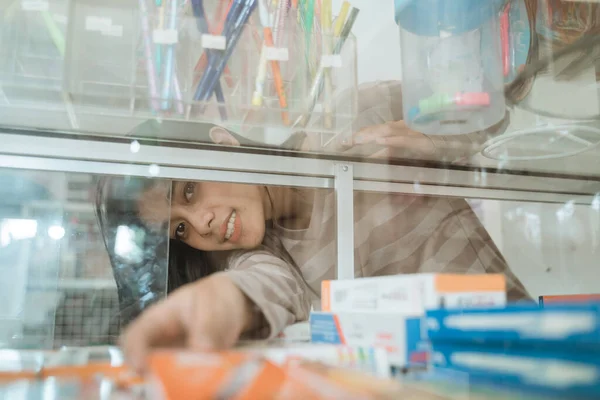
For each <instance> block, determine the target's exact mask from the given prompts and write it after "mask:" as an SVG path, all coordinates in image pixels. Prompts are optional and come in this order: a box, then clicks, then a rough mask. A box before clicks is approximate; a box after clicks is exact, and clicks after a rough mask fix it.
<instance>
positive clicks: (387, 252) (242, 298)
mask: <svg viewBox="0 0 600 400" xmlns="http://www.w3.org/2000/svg"><path fill="white" fill-rule="evenodd" d="M392 89H394V90H397V89H398V85H395V86H394V85H389V84H385V83H383V84H382V83H379V84H377V85H375V86H372V87H370V88H367V89H366V90H365V91H363V92H362V93H363V94H364V95H365V96H361V99H362V100H363V101H364V100H369V101H371V103H370V104H364V105H363V106H362V107H360V109H361V110H362V112H361V114H360V115H359V118H358V120H357V126H356V128H357V129H356V135H355V138H360V137H363V139H365V140H363V142H364V141H366V142H369V141H373V140H374V141H378V140H379V139H381V138H385V139H386V141H387V139H389V138H398V139H402V140H399V145H400V146H411V145H412V144H413V142H417V143H419V144H420V143H422V142H424V143H426V144H427V150H428V154H433V153H435V152H437V151H438V150H439V148H438V147H437V146H436V142H435V141H429V140H418V139H424V136H423V135H422V134H418V133H416V132H411V131H409V130H408V128H407V127H406V125H405V124H404V123H403V122H402V121H400V120H399V119H401V116H402V114H401V104H398V102H394V101H389V100H390V98H392V97H393V96H391V94H392ZM398 106H400V107H398ZM395 116H398V117H399V118H395ZM495 129H497V128H495ZM210 131H211V132H212V133H213V135H211V139H214V137H215V135H214V133H216V132H218V138H219V140H221V141H222V142H221V143H229V144H236V143H240V144H242V143H241V141H243V139H242V138H239V137H237V136H235V135H233V134H231V133H229V132H227V131H226V130H225V129H223V128H216V127H215V128H211V129H210ZM479 135H480V136H484V137H485V133H480V134H479ZM471 138H472V139H473V140H474V141H478V140H481V138H480V137H478V136H477V135H475V136H473V135H472V136H471V137H470V138H469V141H470V140H471ZM431 146H433V148H431ZM421 150H422V149H420V148H419V151H421ZM463 151H466V150H465V149H460V152H463ZM458 155H459V153H457V152H454V153H452V158H453V159H454V158H456V156H458ZM122 190H126V189H122ZM129 195H130V197H131V196H133V197H132V202H131V204H130V207H131V208H130V211H131V212H133V213H134V214H135V218H137V220H139V223H140V224H142V225H144V226H146V227H156V226H163V227H165V229H166V227H167V226H168V232H169V233H168V236H169V238H170V245H171V248H170V251H169V290H173V289H175V288H176V287H179V286H183V287H181V289H180V290H176V291H175V292H174V293H173V295H172V296H170V298H168V299H167V300H165V301H164V302H162V303H160V304H158V305H156V306H154V307H151V308H150V309H149V310H148V311H147V312H145V313H144V314H143V315H142V316H141V317H140V318H139V319H138V320H136V321H134V323H133V324H132V325H131V326H130V328H129V330H128V333H127V334H126V341H125V347H126V348H125V350H126V351H127V352H128V354H129V355H130V357H133V359H134V363H139V362H141V360H143V356H144V354H145V352H146V351H147V349H149V348H150V347H152V346H160V345H168V344H181V343H186V344H187V345H189V346H191V347H194V348H198V349H212V348H218V347H228V346H232V345H233V344H234V343H235V342H236V341H237V340H238V339H239V338H240V336H242V335H244V336H245V335H249V336H252V337H258V338H268V337H275V336H276V335H277V334H279V332H281V331H282V330H283V329H284V328H285V327H286V326H287V325H290V324H292V323H294V322H297V321H302V320H306V319H307V318H308V315H309V312H310V308H311V305H313V306H318V304H319V301H318V300H319V292H320V283H321V281H322V280H324V279H334V278H335V271H336V261H337V254H336V252H337V246H336V235H335V233H336V231H335V226H336V224H335V218H336V215H335V193H333V191H331V190H325V189H295V188H289V187H265V186H249V185H243V184H234V183H217V182H195V181H175V182H172V183H171V182H165V181H159V182H158V183H156V182H154V183H153V184H151V185H149V186H144V187H141V188H139V190H137V192H135V193H134V192H131V193H129ZM99 204H102V201H100V203H99ZM354 207H355V210H354V217H355V219H354V233H355V238H354V244H355V247H354V249H347V251H354V255H355V257H354V259H355V265H354V271H355V276H356V277H363V276H378V275H392V274H412V273H419V272H421V273H425V272H444V273H458V274H470V273H502V274H504V275H505V277H506V281H507V287H506V289H507V296H508V298H509V300H520V299H527V298H528V294H527V292H526V290H525V289H524V288H523V286H522V285H521V283H520V282H519V280H518V279H517V278H516V277H515V275H514V274H513V273H512V272H511V270H510V269H509V268H508V266H507V265H506V262H505V260H504V258H503V257H502V255H501V254H500V252H499V251H498V249H497V248H496V246H495V245H494V243H493V241H492V240H491V238H490V237H489V235H488V234H487V232H486V231H485V229H484V228H483V226H482V225H481V223H480V221H479V219H478V218H477V216H476V215H475V214H474V212H473V210H472V209H471V208H470V207H469V205H468V204H467V202H466V201H465V200H464V199H456V198H438V197H427V196H416V195H406V194H396V193H370V192H369V193H367V192H364V193H363V192H355V195H354ZM106 208H107V210H108V207H106ZM113 212H114V210H113ZM165 236H167V235H165ZM165 240H166V238H165ZM109 249H110V247H109ZM207 275H210V276H208V277H206V278H204V279H199V280H198V282H195V280H197V279H198V278H200V277H202V276H207ZM132 276H136V274H132ZM117 280H118V279H117ZM186 283H189V284H186ZM134 284H137V282H134Z"/></svg>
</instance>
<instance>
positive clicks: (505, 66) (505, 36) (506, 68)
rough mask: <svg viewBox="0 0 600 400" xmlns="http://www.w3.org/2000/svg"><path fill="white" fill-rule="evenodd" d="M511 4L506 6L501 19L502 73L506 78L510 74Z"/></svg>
mask: <svg viewBox="0 0 600 400" xmlns="http://www.w3.org/2000/svg"><path fill="white" fill-rule="evenodd" d="M509 15H510V3H508V4H506V6H505V8H504V11H502V16H501V17H500V36H501V37H500V44H501V46H502V72H503V74H504V77H507V76H508V74H509V73H510V52H509V46H510V35H509V27H510V20H509Z"/></svg>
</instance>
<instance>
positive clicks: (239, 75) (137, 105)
mask: <svg viewBox="0 0 600 400" xmlns="http://www.w3.org/2000/svg"><path fill="white" fill-rule="evenodd" d="M22 3H23V4H28V5H30V3H35V4H34V6H35V7H37V8H38V9H39V10H29V9H27V10H25V9H23V8H22V7H21V6H20V5H21V3H19V2H17V3H15V4H17V5H16V6H13V7H8V8H0V11H1V14H0V17H1V21H0V23H1V24H2V25H0V41H1V42H0V55H1V56H2V57H1V59H0V101H2V100H3V99H5V101H2V103H3V104H4V103H6V104H8V105H9V106H15V107H14V109H16V110H17V111H18V112H19V113H21V112H25V111H27V110H31V109H34V110H36V112H37V111H39V114H44V113H47V112H48V111H49V110H53V111H56V110H58V111H62V110H66V111H67V112H68V119H67V120H68V122H69V125H68V126H64V124H63V123H62V122H63V120H64V118H61V119H60V120H59V118H56V116H49V117H48V118H45V119H42V117H39V116H38V117H36V123H37V124H39V125H43V126H39V127H40V128H47V127H50V128H53V129H64V128H67V129H76V130H83V129H85V127H86V120H89V119H90V117H94V118H98V117H101V118H106V117H109V118H115V119H116V117H121V118H127V119H132V120H133V119H135V120H136V121H140V120H141V121H143V120H148V119H156V118H160V119H162V120H177V121H189V122H209V123H215V124H219V125H221V126H224V127H225V128H228V129H230V130H232V131H234V132H237V133H241V134H243V135H246V136H247V137H248V138H250V139H253V140H255V141H256V142H259V143H260V142H261V141H263V140H264V139H265V137H266V135H267V133H266V131H269V134H270V135H271V138H270V140H269V142H270V144H274V143H277V142H280V143H281V142H284V141H285V140H286V139H287V138H289V137H290V136H291V135H293V134H294V133H295V132H298V131H303V132H312V133H319V134H323V137H324V138H325V140H329V139H330V138H331V136H335V135H337V134H339V133H341V132H346V133H350V131H351V125H352V121H353V120H354V118H355V117H356V112H357V106H356V104H357V70H356V46H355V39H354V37H353V36H352V35H351V34H349V35H348V36H347V37H345V39H344V40H341V37H340V35H339V33H338V35H337V36H336V35H335V34H334V33H332V32H331V33H324V32H322V31H318V32H317V31H315V32H312V33H311V34H308V35H307V34H305V32H304V31H303V28H302V27H301V26H300V25H299V22H298V21H297V18H296V14H292V13H290V14H289V16H288V17H287V18H286V19H285V21H284V23H283V24H280V25H278V26H277V27H275V26H273V27H272V28H271V32H270V35H271V36H272V39H273V40H272V41H270V42H269V43H267V39H268V37H267V35H268V34H266V33H265V30H264V28H263V26H262V24H261V23H260V18H259V15H258V14H259V13H258V9H254V10H253V11H252V12H251V13H250V16H249V18H248V19H247V20H246V21H245V24H241V23H240V24H230V25H231V26H232V27H234V26H235V29H234V28H232V30H231V31H230V32H229V33H227V32H225V28H224V27H225V26H226V24H225V17H226V15H228V13H227V9H226V7H223V5H226V4H227V3H226V2H224V1H217V0H207V1H204V2H202V3H203V4H204V7H205V16H206V22H207V24H204V26H203V25H202V24H203V22H202V20H201V18H199V17H198V16H197V10H195V9H194V7H195V6H196V5H197V4H198V3H193V4H192V3H190V2H181V1H177V0H173V1H170V0H169V1H166V0H165V1H162V2H159V3H160V4H162V5H161V6H158V5H157V2H154V1H150V0H107V1H104V2H97V1H92V0H76V1H72V2H66V1H65V0H35V1H28V2H22ZM38 3H39V4H38ZM0 7H2V6H0ZM219 8H221V9H219ZM48 15H49V16H50V17H51V18H53V21H54V25H56V26H58V28H60V29H59V30H58V31H57V30H56V29H49V28H47V27H46V22H48V21H47V17H48ZM235 18H237V17H235ZM206 25H207V26H206ZM233 31H235V32H236V33H235V34H234V33H232V32H233ZM57 32H58V33H60V35H58V36H57V35H53V34H56V33H57ZM238 33H239V34H238ZM236 35H237V36H236ZM234 37H235V38H234ZM57 38H59V39H60V40H59V41H60V42H61V43H62V45H61V46H59V47H60V49H59V47H57V43H56V39H57ZM342 42H343V45H342ZM324 43H329V48H328V49H327V48H325V47H324V45H323V44H324ZM225 54H227V56H225ZM210 59H215V60H217V61H216V62H215V63H211V62H210ZM222 60H225V61H224V65H225V68H220V67H221V66H219V64H220V63H221V62H222ZM211 69H212V70H213V71H214V70H219V71H220V72H219V73H216V75H210V76H209V77H208V78H204V75H205V74H208V72H207V71H209V72H210V71H211ZM211 73H212V72H211ZM201 82H203V83H202V85H205V86H206V85H207V82H208V83H211V82H216V85H215V86H214V88H212V89H206V88H201V87H200V86H201ZM208 85H209V86H210V85H211V84H208ZM258 85H261V87H262V91H261V96H260V101H256V99H255V97H256V95H255V92H256V91H257V86H258ZM217 87H220V90H221V92H222V96H221V95H220V94H219V93H218V92H217ZM30 88H34V89H35V90H36V91H35V92H32V91H31V90H30ZM41 90H46V91H47V92H49V93H50V95H41V94H40V91H41ZM3 94H4V96H3ZM20 100H23V101H24V102H23V101H20ZM13 114H14V115H9V116H7V118H8V119H7V120H6V123H7V124H10V125H17V126H18V125H19V120H29V119H30V118H28V117H27V116H26V115H27V114H26V113H23V114H22V115H20V116H17V115H16V114H15V113H13ZM0 116H1V117H2V118H4V115H1V110H0ZM46 120H48V121H49V122H48V123H46V122H45V121H46ZM12 121H16V122H15V123H13V122H12ZM102 130H104V128H102Z"/></svg>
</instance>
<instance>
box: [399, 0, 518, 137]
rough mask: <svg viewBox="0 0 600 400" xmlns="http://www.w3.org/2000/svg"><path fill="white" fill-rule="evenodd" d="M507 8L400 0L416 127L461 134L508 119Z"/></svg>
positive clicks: (497, 3)
mask: <svg viewBox="0 0 600 400" xmlns="http://www.w3.org/2000/svg"><path fill="white" fill-rule="evenodd" d="M503 5H504V0H490V1H486V2H481V1H477V0H460V1H454V0H453V1H449V0H421V1H410V0H409V1H406V0H396V21H397V22H398V24H399V26H400V37H401V50H402V74H403V77H402V78H403V79H402V81H403V89H402V92H403V93H402V94H403V105H404V116H405V119H406V121H407V123H408V125H409V126H410V127H411V128H412V129H414V130H416V131H419V132H423V133H426V134H430V135H459V134H466V133H471V132H476V131H480V130H484V129H486V128H488V127H490V126H493V125H495V124H496V123H498V122H499V121H500V120H501V119H502V118H503V117H504V115H505V101H504V75H503V49H502V45H501V29H500V25H501V24H500V18H499V16H500V9H501V7H502V6H503ZM504 53H505V54H504V56H506V55H507V53H506V51H505V52H504Z"/></svg>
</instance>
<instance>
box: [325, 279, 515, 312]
mask: <svg viewBox="0 0 600 400" xmlns="http://www.w3.org/2000/svg"><path fill="white" fill-rule="evenodd" d="M505 304H506V280H505V278H504V275H502V274H478V275H458V274H412V275H391V276H382V277H374V278H359V279H351V280H332V281H323V282H322V283H321V311H328V312H359V311H378V312H379V311H381V312H393V313H399V314H409V315H410V314H423V313H424V312H425V310H428V309H436V308H444V307H449V308H455V307H458V308H470V307H479V306H488V307H490V306H504V305H505Z"/></svg>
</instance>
